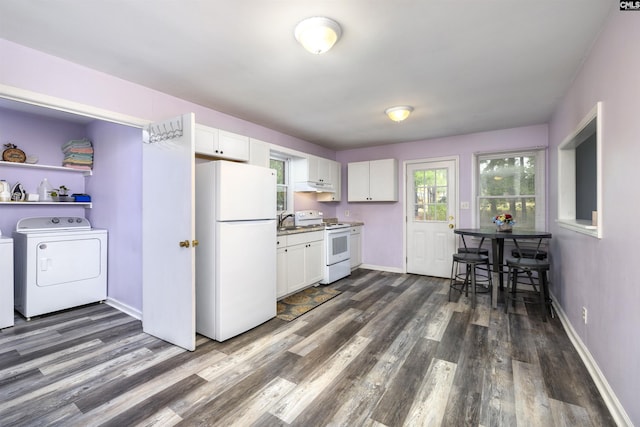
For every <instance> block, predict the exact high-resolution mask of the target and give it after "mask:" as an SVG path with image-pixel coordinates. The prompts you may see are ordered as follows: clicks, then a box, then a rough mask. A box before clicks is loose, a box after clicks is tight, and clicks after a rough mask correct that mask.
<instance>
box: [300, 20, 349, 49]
mask: <svg viewBox="0 0 640 427" xmlns="http://www.w3.org/2000/svg"><path fill="white" fill-rule="evenodd" d="M294 34H295V36H296V40H298V42H299V43H300V44H301V45H302V46H303V47H304V48H305V49H307V50H308V51H309V52H311V53H314V54H316V55H319V54H321V53H325V52H326V51H328V50H329V49H331V47H332V46H333V45H334V44H335V43H336V42H337V41H338V39H339V38H340V36H341V35H342V28H340V25H339V24H338V23H337V22H336V21H334V20H332V19H329V18H325V17H322V16H314V17H312V18H307V19H305V20H303V21H300V23H298V25H296V30H295V32H294Z"/></svg>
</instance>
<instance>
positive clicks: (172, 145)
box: [142, 113, 196, 350]
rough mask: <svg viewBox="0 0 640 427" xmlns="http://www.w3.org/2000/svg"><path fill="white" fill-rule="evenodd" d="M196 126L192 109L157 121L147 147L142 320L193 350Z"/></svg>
mask: <svg viewBox="0 0 640 427" xmlns="http://www.w3.org/2000/svg"><path fill="white" fill-rule="evenodd" d="M194 127H195V119H194V115H193V114H192V113H189V114H185V115H183V116H180V117H177V118H174V119H171V120H167V121H165V122H161V123H154V124H152V125H150V126H149V128H148V133H147V134H146V135H144V138H145V143H144V144H143V150H142V326H143V330H144V331H145V332H146V333H148V334H151V335H154V336H156V337H158V338H161V339H163V340H165V341H168V342H170V343H172V344H175V345H178V346H180V347H183V348H185V349H187V350H194V349H195V344H196V343H195V338H196V327H195V252H194V248H193V242H194V240H195V204H194V202H195V176H194V167H195V164H194V163H195V160H194ZM187 245H188V246H187Z"/></svg>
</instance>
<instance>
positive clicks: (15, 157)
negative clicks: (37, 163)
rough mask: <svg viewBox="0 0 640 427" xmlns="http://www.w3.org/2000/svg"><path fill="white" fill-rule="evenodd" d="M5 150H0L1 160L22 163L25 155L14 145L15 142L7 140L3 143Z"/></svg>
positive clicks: (25, 157)
mask: <svg viewBox="0 0 640 427" xmlns="http://www.w3.org/2000/svg"><path fill="white" fill-rule="evenodd" d="M4 148H5V150H4V151H3V152H2V160H4V161H5V162H14V163H24V161H25V160H26V159H27V156H26V155H25V154H24V151H22V150H21V149H19V148H18V147H16V145H15V144H12V143H10V142H7V143H6V144H4Z"/></svg>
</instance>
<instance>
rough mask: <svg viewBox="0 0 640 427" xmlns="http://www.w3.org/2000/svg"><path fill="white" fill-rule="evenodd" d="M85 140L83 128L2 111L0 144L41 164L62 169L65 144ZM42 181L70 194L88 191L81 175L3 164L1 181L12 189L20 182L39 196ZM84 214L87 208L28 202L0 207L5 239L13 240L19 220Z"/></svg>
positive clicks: (29, 191) (0, 219)
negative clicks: (45, 179) (18, 150)
mask: <svg viewBox="0 0 640 427" xmlns="http://www.w3.org/2000/svg"><path fill="white" fill-rule="evenodd" d="M84 136H86V135H85V129H84V125H80V124H73V123H61V122H59V121H57V120H52V119H48V118H45V117H41V116H34V115H32V114H26V113H19V112H14V111H9V110H6V109H0V142H1V143H2V144H5V143H7V142H11V143H13V144H15V145H17V146H18V148H20V149H21V150H23V151H24V152H25V154H26V155H28V156H37V157H38V159H39V161H38V164H45V165H52V166H62V159H63V157H64V156H63V153H62V150H61V147H62V144H64V143H65V142H67V141H69V140H70V139H73V138H82V137H84ZM2 150H4V147H2V148H0V151H2ZM43 178H47V179H48V180H49V183H51V185H52V186H53V187H54V188H57V187H59V186H61V185H65V186H67V187H68V188H69V189H70V190H71V192H83V191H84V188H85V179H84V177H83V176H82V174H78V173H68V172H64V171H63V172H60V171H51V170H42V169H24V168H16V167H10V166H6V165H4V164H3V163H2V162H0V179H4V180H5V181H7V182H8V183H9V184H10V185H11V186H13V185H15V184H16V183H17V182H19V183H21V184H22V185H23V186H24V189H25V190H26V191H27V192H28V193H35V194H37V193H38V186H39V185H40V182H41V181H42V179H43ZM84 213H85V209H84V208H82V207H79V206H73V205H64V206H61V207H53V206H46V205H37V204H35V203H26V202H24V203H16V204H14V203H12V204H10V205H6V204H5V205H1V206H0V230H2V233H3V234H4V235H9V236H10V235H11V232H12V231H13V230H15V227H16V223H17V222H18V220H19V219H20V218H25V217H31V216H48V215H65V216H84Z"/></svg>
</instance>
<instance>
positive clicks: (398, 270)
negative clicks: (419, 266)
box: [358, 264, 404, 274]
mask: <svg viewBox="0 0 640 427" xmlns="http://www.w3.org/2000/svg"><path fill="white" fill-rule="evenodd" d="M358 268H366V269H367V270H378V271H388V272H389V273H400V274H402V273H404V271H403V270H402V269H401V268H396V267H387V266H384V265H371V264H360V266H359V267H358Z"/></svg>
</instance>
